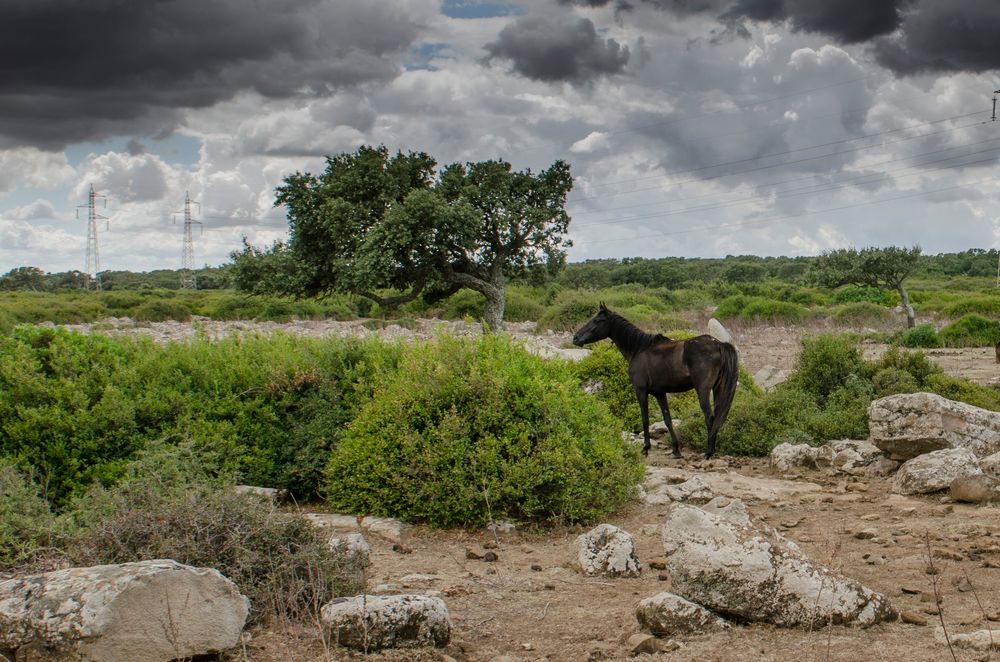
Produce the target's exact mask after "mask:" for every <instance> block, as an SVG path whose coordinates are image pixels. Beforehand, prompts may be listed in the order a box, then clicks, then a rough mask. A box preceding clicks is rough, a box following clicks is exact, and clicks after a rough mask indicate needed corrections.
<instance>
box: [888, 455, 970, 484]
mask: <svg viewBox="0 0 1000 662" xmlns="http://www.w3.org/2000/svg"><path fill="white" fill-rule="evenodd" d="M981 473H982V471H981V470H980V468H979V461H978V460H977V459H976V456H975V455H974V454H973V453H972V451H971V450H969V449H967V448H949V449H945V450H939V451H933V452H931V453H924V454H923V455H920V456H919V457H915V458H913V459H912V460H908V461H906V462H904V463H903V465H902V466H901V467H899V471H897V472H896V477H895V478H894V479H893V482H892V491H893V492H895V493H896V494H930V493H931V492H939V491H941V490H946V489H948V487H949V486H950V485H951V483H952V481H954V480H955V479H956V478H958V477H960V476H977V475H979V474H981Z"/></svg>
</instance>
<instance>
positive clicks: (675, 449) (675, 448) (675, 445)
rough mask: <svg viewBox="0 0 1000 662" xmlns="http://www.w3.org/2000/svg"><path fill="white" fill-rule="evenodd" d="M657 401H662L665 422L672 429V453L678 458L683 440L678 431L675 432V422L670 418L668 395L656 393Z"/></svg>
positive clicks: (661, 407) (661, 409)
mask: <svg viewBox="0 0 1000 662" xmlns="http://www.w3.org/2000/svg"><path fill="white" fill-rule="evenodd" d="M653 397H655V398H656V401H657V402H658V403H660V413H661V414H663V422H664V423H666V424H667V430H669V431H670V450H671V451H672V453H671V454H672V455H673V456H674V457H676V458H680V456H681V442H680V440H679V439H678V438H677V433H676V432H674V422H673V421H672V420H671V419H670V407H669V406H667V396H665V395H662V394H661V395H654V396H653Z"/></svg>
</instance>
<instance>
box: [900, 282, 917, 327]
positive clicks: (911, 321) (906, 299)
mask: <svg viewBox="0 0 1000 662" xmlns="http://www.w3.org/2000/svg"><path fill="white" fill-rule="evenodd" d="M896 290H897V291H898V292H899V298H900V301H901V305H902V306H903V312H904V313H906V328H908V329H912V328H913V327H914V326H916V325H917V319H916V315H915V314H914V312H913V306H911V305H910V295H909V294H907V293H906V288H905V287H903V286H902V284H900V285H897V286H896Z"/></svg>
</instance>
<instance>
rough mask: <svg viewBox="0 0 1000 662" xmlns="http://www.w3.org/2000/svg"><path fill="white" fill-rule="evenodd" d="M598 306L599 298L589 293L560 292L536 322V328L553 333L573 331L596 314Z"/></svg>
mask: <svg viewBox="0 0 1000 662" xmlns="http://www.w3.org/2000/svg"><path fill="white" fill-rule="evenodd" d="M599 305H600V298H598V296H597V295H596V294H593V293H591V292H580V291H567V292H561V293H560V294H559V295H557V296H556V300H555V302H554V303H553V304H552V305H551V306H550V307H549V308H548V310H546V311H545V313H544V314H543V315H542V316H541V318H540V319H539V320H538V326H539V328H542V329H552V330H554V331H575V330H576V329H578V328H580V327H581V326H583V324H584V323H585V322H586V321H587V320H589V319H590V318H591V317H593V316H594V315H596V314H597V308H598V306H599Z"/></svg>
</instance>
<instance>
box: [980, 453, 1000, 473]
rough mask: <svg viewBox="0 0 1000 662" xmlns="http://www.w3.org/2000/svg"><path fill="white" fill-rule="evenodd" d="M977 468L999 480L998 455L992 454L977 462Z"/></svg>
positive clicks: (999, 460)
mask: <svg viewBox="0 0 1000 662" xmlns="http://www.w3.org/2000/svg"><path fill="white" fill-rule="evenodd" d="M979 468H980V469H982V470H983V473H985V474H988V475H990V476H993V477H994V478H1000V453H993V454H992V455H987V456H986V457H984V458H982V459H981V460H979Z"/></svg>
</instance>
